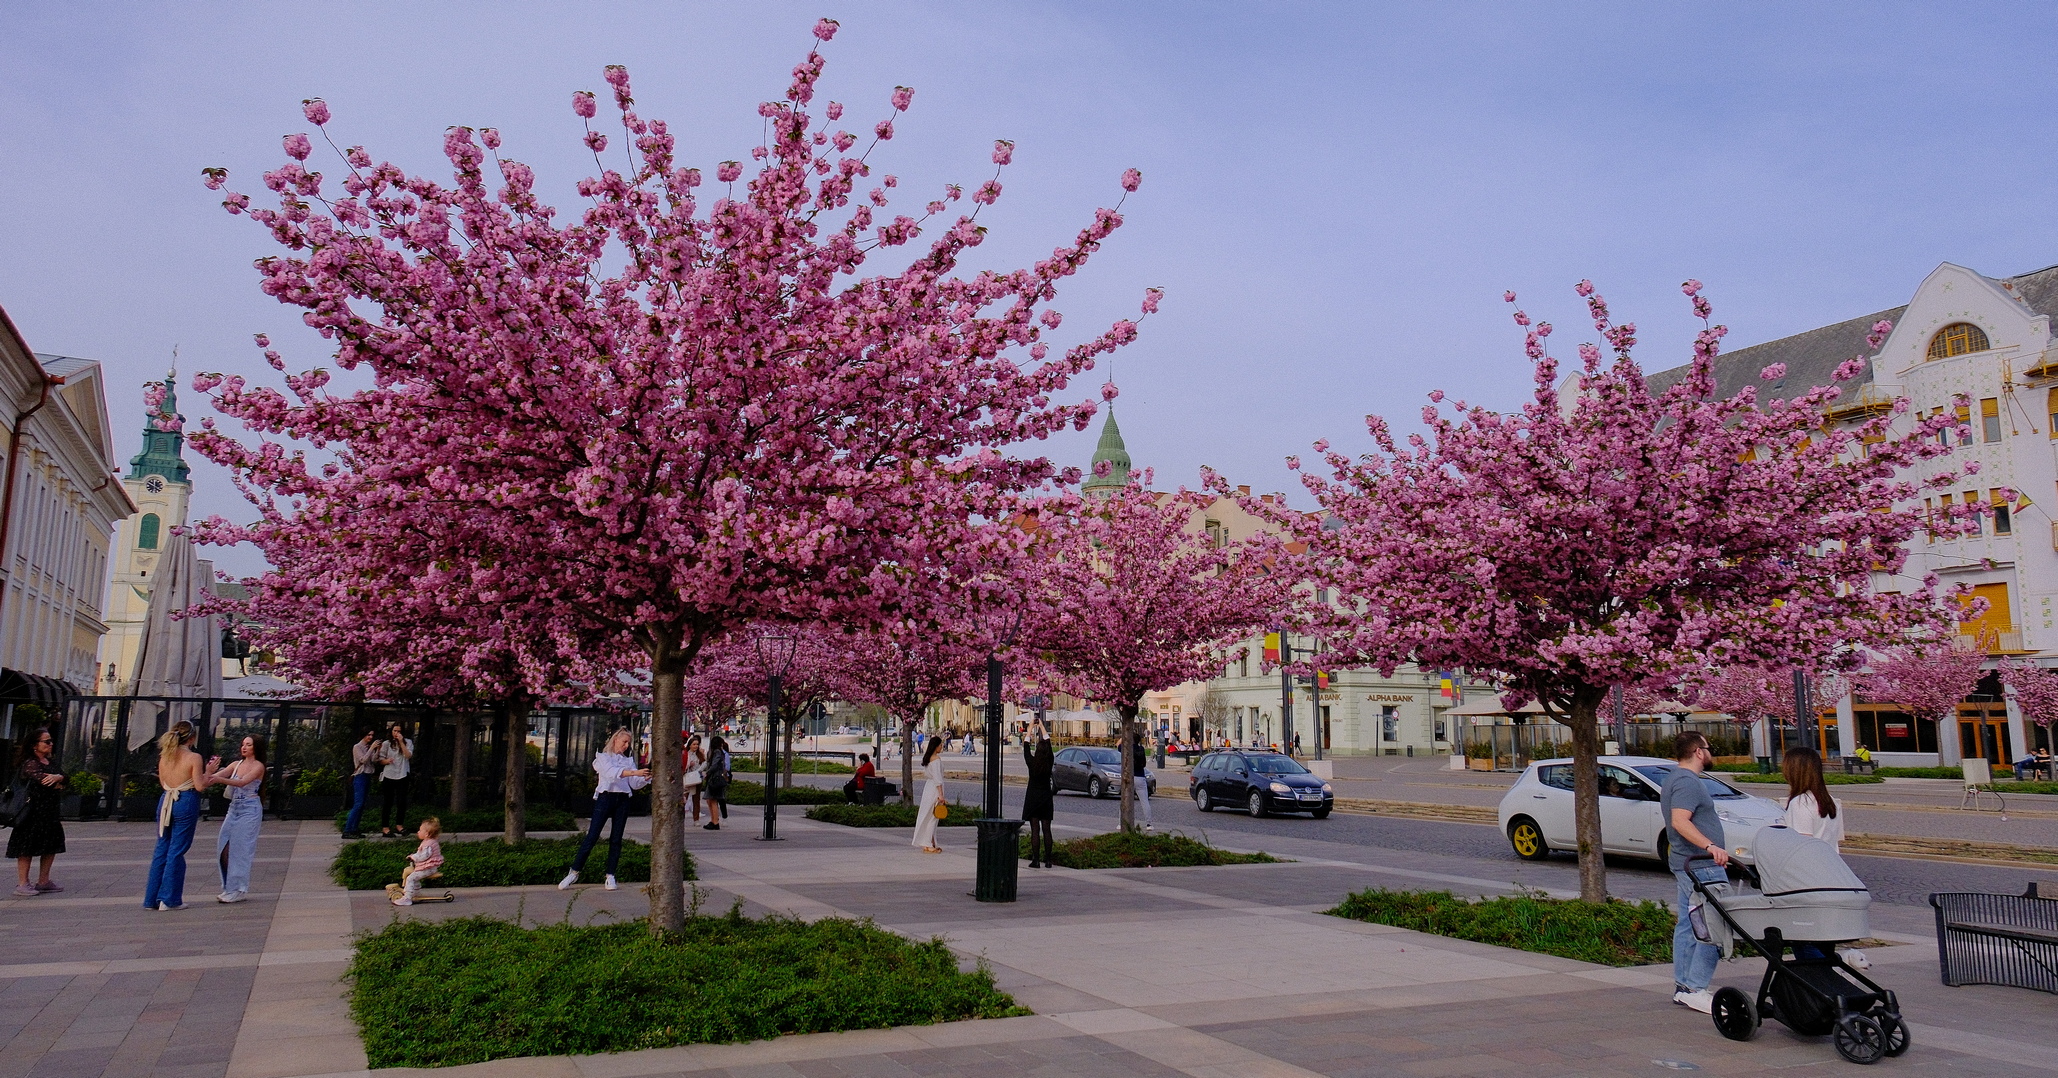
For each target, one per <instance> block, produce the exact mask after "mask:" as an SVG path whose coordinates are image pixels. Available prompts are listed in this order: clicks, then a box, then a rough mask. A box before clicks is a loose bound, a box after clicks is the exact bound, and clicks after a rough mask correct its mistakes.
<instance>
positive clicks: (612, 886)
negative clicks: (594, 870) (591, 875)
mask: <svg viewBox="0 0 2058 1078" xmlns="http://www.w3.org/2000/svg"><path fill="white" fill-rule="evenodd" d="M607 889H608V890H610V891H619V890H621V889H622V885H621V884H619V883H616V882H615V878H614V877H613V876H609V877H608V878H607Z"/></svg>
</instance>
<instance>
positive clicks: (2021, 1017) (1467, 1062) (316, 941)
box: [0, 816, 2058, 1078]
mask: <svg viewBox="0 0 2058 1078" xmlns="http://www.w3.org/2000/svg"><path fill="white" fill-rule="evenodd" d="M746 822H747V821H743V820H739V821H738V823H739V824H743V823H746ZM645 824H646V821H641V820H639V821H634V824H633V826H634V827H635V828H636V830H638V831H640V830H642V829H643V826H644V825H645ZM781 828H782V833H784V834H786V835H787V836H789V837H788V840H787V841H785V842H782V843H779V844H778V845H776V846H771V845H767V844H763V843H759V842H756V841H754V840H753V838H752V835H753V833H754V832H753V830H752V829H751V828H749V827H747V826H737V827H733V828H731V829H726V830H724V831H722V832H720V833H719V834H710V833H707V832H702V831H695V832H694V833H693V837H692V838H691V839H690V841H691V842H692V843H693V845H694V848H695V854H696V856H697V857H698V858H699V862H700V865H701V876H702V880H701V886H702V887H703V888H704V889H705V903H706V905H705V907H704V908H706V909H708V910H709V911H711V912H712V911H718V910H720V909H723V908H726V907H727V906H728V905H729V904H730V903H731V901H733V900H737V899H740V900H742V901H743V902H744V905H745V908H746V910H747V911H750V912H763V911H767V910H780V911H785V912H790V913H793V914H797V915H800V916H807V917H816V916H826V915H841V916H855V917H871V918H874V919H875V920H877V921H878V922H879V923H880V924H882V925H885V926H888V927H891V928H893V929H895V930H897V931H900V932H904V933H907V934H909V935H913V936H917V937H927V936H931V935H941V936H944V937H945V938H947V939H948V940H949V941H950V942H951V945H952V946H953V947H954V948H955V949H956V950H957V951H958V952H959V954H960V955H961V956H963V960H964V961H965V963H966V964H967V965H968V966H969V965H970V964H972V963H974V962H978V961H984V962H986V963H987V964H988V965H989V966H990V967H991V968H992V969H993V971H994V973H995V976H996V979H997V980H998V982H999V983H1000V985H1001V987H1002V988H1003V989H1005V990H1006V991H1008V992H1010V993H1012V994H1013V995H1014V996H1015V998H1016V1000H1017V1001H1018V1002H1019V1003H1021V1004H1022V1005H1024V1006H1026V1007H1028V1008H1030V1009H1032V1010H1034V1011H1035V1012H1036V1014H1035V1015H1034V1016H1030V1017H1023V1018H1012V1019H1004V1020H998V1021H976V1022H959V1023H950V1024H946V1025H938V1026H926V1027H910V1028H903V1029H892V1030H875V1031H864V1032H855V1033H842V1034H820V1035H809V1036H798V1037H787V1038H781V1039H778V1040H775V1041H770V1042H760V1043H755V1044H744V1045H700V1046H693V1047H687V1048H676V1049H660V1050H654V1051H643V1052H628V1053H622V1054H619V1055H606V1056H588V1057H574V1058H556V1059H531V1060H503V1061H499V1062H496V1063H491V1064H481V1065H477V1066H471V1067H457V1068H448V1069H445V1070H439V1071H435V1072H433V1073H435V1074H438V1075H447V1076H450V1078H458V1076H461V1075H473V1074H479V1075H496V1076H498V1075H522V1076H529V1075H535V1076H557V1075H563V1076H566V1078H571V1076H578V1078H602V1076H622V1078H627V1076H637V1075H672V1074H679V1075H686V1074H691V1075H734V1076H736V1078H744V1076H746V1075H747V1076H751V1078H772V1076H799V1075H806V1076H830V1075H858V1074H863V1075H928V1074H944V1073H961V1072H962V1073H972V1072H976V1073H980V1074H983V1075H996V1076H1007V1075H1065V1076H1067V1078H1073V1076H1087V1078H1090V1076H1097V1075H1110V1076H1113V1075H1123V1076H1133V1075H1146V1076H1149V1075H1165V1076H1175V1075H1191V1076H1199V1078H1217V1076H1220V1078H1231V1076H1235V1078H1244V1076H1260V1078H1265V1076H1302V1078H1304V1076H1309V1075H1327V1076H1333V1078H1345V1076H1357V1075H1388V1074H1401V1075H1424V1076H1429V1075H1453V1074H1456V1075H1500V1074H1506V1075H1511V1076H1513V1075H1520V1076H1522V1078H1540V1076H1547V1075H1561V1074H1562V1075H1653V1074H1657V1073H1660V1072H1661V1071H1662V1070H1666V1069H1679V1068H1681V1067H1684V1066H1686V1065H1691V1066H1693V1067H1698V1068H1701V1069H1705V1070H1708V1071H1710V1072H1720V1073H1723V1074H1734V1075H1749V1074H1762V1073H1771V1072H1774V1071H1784V1070H1787V1069H1789V1068H1793V1067H1800V1066H1811V1065H1815V1064H1822V1063H1828V1064H1829V1065H1831V1066H1842V1064H1841V1063H1840V1062H1838V1061H1836V1057H1835V1054H1834V1052H1833V1050H1832V1049H1831V1048H1830V1047H1829V1045H1828V1044H1827V1043H1826V1042H1824V1041H1809V1040H1803V1039H1800V1038H1796V1037H1793V1036H1791V1035H1789V1034H1787V1033H1786V1032H1784V1030H1782V1029H1780V1028H1778V1027H1776V1026H1771V1027H1768V1028H1767V1029H1766V1030H1765V1031H1764V1032H1763V1033H1761V1034H1760V1035H1759V1037H1758V1038H1757V1039H1756V1040H1755V1041H1752V1042H1749V1043H1747V1044H1737V1043H1734V1042H1730V1041H1726V1040H1724V1039H1722V1038H1721V1037H1720V1036H1718V1035H1717V1034H1716V1033H1715V1032H1714V1030H1713V1028H1712V1026H1711V1025H1710V1023H1709V1022H1708V1020H1707V1019H1706V1018H1705V1017H1704V1016H1701V1015H1696V1014H1692V1013H1690V1012H1687V1011H1686V1010H1684V1009H1683V1008H1679V1007H1675V1006H1672V1005H1671V1004H1670V1003H1669V1002H1668V1001H1667V998H1666V997H1667V996H1668V995H1669V993H1670V987H1671V985H1670V981H1671V976H1670V970H1669V967H1655V968H1654V967H1644V968H1636V969H1626V970H1625V969H1607V968H1602V967H1595V966H1589V965H1585V964H1582V963H1577V962H1571V961H1568V960H1564V959H1557V958H1551V957H1548V956H1543V955H1534V954H1528V953H1525V952H1517V951H1508V950H1503V949H1500V948H1494V947H1487V946H1483V945H1479V944H1470V943H1465V942H1461V941H1454V940H1448V939H1442V938H1438V937H1431V936H1423V935H1419V934H1416V933H1412V932H1406V931H1402V930H1399V929H1392V928H1386V927H1383V926H1374V925H1364V924H1359V923H1356V922H1350V921H1344V920H1340V919H1337V918H1333V917H1327V916H1323V915H1321V914H1320V913H1319V912H1317V911H1318V910H1320V909H1322V908H1325V907H1327V906H1329V905H1331V904H1333V903H1334V902H1335V901H1336V900H1337V899H1338V898H1339V897H1341V896H1342V895H1343V894H1345V893H1347V892H1349V891H1351V890H1354V889H1357V888H1361V887H1366V886H1377V885H1385V886H1396V887H1407V886H1422V885H1424V883H1425V882H1427V883H1430V884H1431V885H1434V886H1460V887H1461V889H1473V890H1478V891H1481V892H1486V891H1493V890H1498V889H1501V888H1502V887H1503V886H1505V885H1501V884H1495V883H1493V882H1491V881H1485V880H1480V881H1474V882H1476V883H1477V884H1478V886H1477V887H1476V888H1464V887H1463V886H1462V885H1457V884H1453V882H1452V880H1450V879H1440V880H1435V881H1425V880H1424V879H1423V878H1422V877H1423V876H1424V875H1425V874H1424V873H1422V872H1420V871H1414V870H1408V869H1404V868H1397V867H1393V866H1382V865H1378V864H1371V863H1366V862H1363V861H1346V860H1340V859H1323V858H1307V859H1304V860H1301V861H1297V862H1295V863H1291V864H1281V865H1247V866H1235V867H1226V868H1212V869H1155V870H1136V871H1120V872H1073V871H1068V870H1063V869H1053V870H1043V871H1030V870H1026V869H1025V870H1024V873H1023V879H1022V888H1021V901H1019V902H1017V903H1015V904H1013V905H1007V906H999V905H986V904H981V903H977V902H974V901H972V900H971V899H970V898H969V897H968V896H967V895H966V893H965V892H966V891H967V890H968V888H969V883H970V880H971V877H972V873H973V864H972V857H971V853H970V850H969V849H968V848H967V844H968V843H969V842H970V840H971V835H970V834H969V829H967V830H965V831H957V830H955V829H953V830H950V831H946V832H945V833H944V840H945V841H946V842H948V843H952V845H953V847H954V848H953V849H952V850H951V851H950V852H948V853H946V854H944V855H942V856H924V855H922V854H920V853H918V852H916V851H915V850H913V849H912V847H911V846H910V845H909V843H908V841H907V836H906V835H905V834H904V833H902V832H897V831H888V832H880V831H862V830H853V829H847V828H839V827H832V826H829V825H821V824H813V823H809V822H807V821H803V820H799V819H795V818H792V817H790V816H782V820H781ZM1075 830H1076V829H1075ZM210 832H211V828H203V831H202V840H203V841H202V842H201V843H200V844H199V847H200V848H201V849H202V850H204V851H206V852H211V851H212V848H213V847H212V843H211V841H207V840H209V839H211V837H212V836H211V833H210ZM71 834H72V843H71V848H72V851H73V852H72V853H70V854H67V855H66V856H65V857H64V858H62V859H60V861H59V868H60V871H59V873H58V878H59V879H60V880H63V881H64V882H66V884H67V886H68V887H69V888H70V889H69V890H67V891H66V892H65V893H63V894H60V895H46V896H39V897H37V898H33V899H19V900H16V899H10V900H7V905H6V906H5V907H4V908H0V926H4V927H6V928H9V929H12V931H11V932H10V933H9V938H10V939H11V940H12V941H14V944H15V945H14V947H13V948H11V949H10V954H9V957H11V958H13V959H15V962H14V963H13V964H11V965H0V1000H4V1001H5V1003H6V1004H7V1006H0V1022H4V1023H5V1029H6V1035H7V1046H6V1050H5V1051H4V1052H0V1078H10V1076H15V1075H36V1076H40V1075H51V1076H70V1075H79V1076H86V1075H116V1074H121V1075H128V1074H136V1075H172V1076H185V1075H192V1076H196V1078H198V1076H202V1075H205V1076H207V1078H219V1076H223V1075H227V1076H231V1078H289V1076H307V1075H345V1074H350V1075H359V1074H363V1073H365V1072H364V1071H363V1069H362V1068H363V1067H364V1056H363V1052H362V1050H361V1048H360V1047H359V1046H358V1042H357V1040H356V1037H355V1033H354V1031H353V1029H352V1027H351V1025H350V1023H349V1020H348V1016H347V1014H346V1013H345V1010H344V1007H343V1004H342V996H341V992H342V986H341V983H340V981H339V977H340V974H341V972H342V970H343V968H344V964H345V962H346V960H347V956H348V951H347V946H348V941H349V937H350V934H351V933H352V932H353V931H356V930H363V929H376V928H377V927H379V926H380V925H383V924H385V923H388V922H389V921H390V920H391V919H392V918H394V917H396V916H399V917H417V918H432V919H433V918H442V917H449V916H463V915H477V914H481V913H487V914H494V915H498V916H503V917H510V918H512V917H517V916H519V917H521V918H522V919H524V920H525V921H528V922H531V923H534V922H537V921H545V920H549V921H555V920H559V919H562V918H565V917H573V918H576V919H578V920H581V921H584V920H587V919H589V918H593V917H603V916H606V915H607V914H605V913H603V912H602V911H608V912H609V913H612V914H613V915H615V916H620V917H625V918H632V917H637V916H640V915H641V914H642V913H643V912H644V910H645V909H646V908H647V907H646V903H645V900H644V898H643V896H642V895H640V894H639V893H638V892H637V891H636V890H635V889H633V888H631V889H625V890H623V891H618V892H614V893H609V892H606V891H604V890H602V889H600V888H599V887H597V886H587V887H581V888H578V889H576V890H575V891H574V892H572V893H569V894H568V893H565V892H560V891H557V890H556V889H555V888H551V887H527V888H493V889H478V890H476V891H466V892H464V893H463V894H462V895H461V896H460V899H459V901H458V902H456V903H454V904H451V905H431V906H419V907H415V908H414V909H411V910H405V911H401V910H396V909H395V908H393V907H392V906H390V905H388V904H387V903H386V901H385V899H384V896H383V895H381V894H378V893H372V892H357V893H345V892H342V891H340V890H338V889H336V888H335V887H334V886H333V885H331V884H330V883H329V882H328V880H327V878H326V874H325V869H326V867H327V863H328V859H329V857H330V856H332V854H333V852H334V850H335V848H336V845H337V839H336V837H335V835H334V832H333V830H331V829H330V828H329V827H328V826H326V825H323V824H317V823H309V824H281V823H267V824H266V828H265V837H264V838H263V839H262V840H261V845H260V849H259V863H258V866H257V869H258V873H257V877H256V879H255V881H254V885H255V886H254V890H255V891H256V892H258V893H259V894H258V896H257V897H254V898H253V899H252V901H251V902H249V903H246V904H243V905H240V906H220V905H216V904H214V903H213V902H212V901H211V899H212V893H213V890H214V888H213V886H212V884H213V880H212V871H211V869H212V866H211V865H210V864H209V863H208V861H207V859H206V858H205V857H201V858H198V859H196V861H195V864H194V872H193V874H192V877H191V882H192V883H193V885H194V886H192V887H191V888H190V890H191V892H192V893H191V894H189V898H193V899H198V900H199V901H197V902H195V904H194V905H193V907H192V908H191V909H189V910H187V911H184V912H182V913H174V914H165V913H145V912H144V911H142V910H141V909H140V908H139V905H140V898H139V895H138V894H137V892H138V891H140V881H141V877H142V872H143V864H144V862H145V861H146V860H147V856H148V842H149V837H150V832H149V825H147V824H90V825H77V826H74V827H72V828H71ZM1901 927H1908V926H1901ZM1893 938H1894V940H1895V941H1896V942H1898V943H1900V944H1902V945H1899V946H1888V947H1883V948H1879V949H1876V950H1875V951H1874V954H1873V957H1874V959H1875V962H1876V969H1877V974H1878V979H1880V980H1881V981H1882V982H1883V983H1885V984H1887V985H1889V986H1890V987H1893V988H1895V989H1896V990H1898V991H1900V992H1901V993H1902V996H1903V1001H1904V1002H1903V1009H1904V1012H1905V1013H1907V1014H1908V1015H1909V1016H1910V1018H1911V1021H1912V1023H1913V1028H1914V1032H1915V1041H1916V1047H1915V1048H1914V1049H1913V1050H1912V1051H1911V1052H1910V1053H1909V1055H1908V1056H1907V1057H1905V1058H1903V1059H1900V1060H1895V1061H1892V1062H1890V1063H1889V1064H1887V1065H1888V1066H1891V1067H1892V1068H1893V1069H1894V1072H1895V1073H1896V1074H1903V1075H1931V1074H1944V1073H1950V1074H1954V1075H1994V1076H2003V1075H2045V1076H2048V1075H2050V1074H2052V1073H2054V1072H2058V1049H2054V1048H2049V1047H2044V1046H2043V1045H2041V1044H2040V1043H2038V1042H2040V1041H2042V1040H2044V1039H2045V1038H2044V1032H2045V1030H2046V1029H2047V1028H2048V1016H2049V1013H2050V1010H2049V1008H2050V999H2049V997H2047V996H2043V995H2040V994H2036V993H2028V992H2019V991H2014V990H2005V989H1989V988H1964V989H1946V988H1942V987H1941V986H1939V985H1938V984H1937V976H1936V963H1935V950H1934V944H1933V943H1932V942H1931V941H1929V940H1928V939H1927V937H1925V936H1923V935H1921V934H1919V933H1909V934H1905V935H1899V936H1894V937H1893ZM1758 971H1759V964H1758V963H1756V962H1754V961H1746V962H1738V963H1735V964H1731V965H1726V966H1725V967H1724V968H1723V970H1722V971H1721V973H1720V974H1719V979H1720V981H1721V982H1723V983H1733V984H1746V985H1748V984H1751V983H1753V982H1754V981H1755V979H1756V975H1757V973H1758ZM424 1005H425V1006H433V1005H435V1004H434V1001H424ZM380 1073H381V1074H384V1075H398V1074H401V1073H409V1072H402V1071H382V1072H380ZM424 1073H430V1072H424Z"/></svg>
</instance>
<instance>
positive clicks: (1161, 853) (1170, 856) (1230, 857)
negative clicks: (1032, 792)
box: [1019, 831, 1280, 868]
mask: <svg viewBox="0 0 2058 1078" xmlns="http://www.w3.org/2000/svg"><path fill="white" fill-rule="evenodd" d="M1019 853H1020V856H1022V857H1025V858H1026V857H1028V856H1029V836H1027V835H1024V836H1022V841H1021V844H1020V848H1019ZM1051 854H1052V856H1051V860H1053V861H1054V862H1056V863H1057V865H1058V866H1059V867H1061V868H1192V867H1197V866H1201V865H1251V864H1277V863H1278V862H1279V860H1280V859H1279V858H1277V857H1274V856H1272V855H1271V854H1269V853H1231V852H1229V851H1228V850H1224V849H1218V848H1216V847H1214V846H1210V845H1208V844H1207V843H1206V842H1203V841H1201V840H1199V839H1192V838H1188V837H1186V836H1185V835H1153V834H1145V833H1143V832H1140V831H1110V832H1108V833H1107V834H1105V835H1089V836H1087V837H1086V838H1074V839H1066V840H1065V841H1063V842H1060V843H1057V844H1055V845H1054V846H1052V847H1051Z"/></svg>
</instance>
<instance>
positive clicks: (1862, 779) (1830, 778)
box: [1722, 771, 1886, 786]
mask: <svg viewBox="0 0 2058 1078" xmlns="http://www.w3.org/2000/svg"><path fill="white" fill-rule="evenodd" d="M1722 777H1723V778H1726V779H1728V780H1729V781H1731V782H1776V783H1779V784H1780V785H1782V786H1784V785H1785V784H1786V776H1784V775H1782V774H1780V773H1779V772H1777V771H1774V772H1773V773H1772V774H1770V775H1759V774H1756V773H1753V774H1748V775H1739V774H1735V773H1733V772H1732V773H1728V774H1725V775H1723V776H1722ZM1822 781H1824V782H1826V783H1828V784H1830V785H1831V786H1861V785H1864V784H1866V783H1873V782H1885V781H1886V780H1885V779H1883V778H1880V777H1879V776H1877V775H1845V774H1842V773H1838V772H1830V771H1825V772H1823V773H1822Z"/></svg>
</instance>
